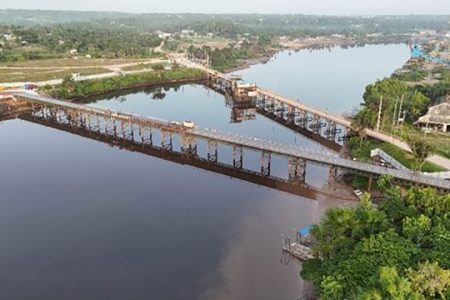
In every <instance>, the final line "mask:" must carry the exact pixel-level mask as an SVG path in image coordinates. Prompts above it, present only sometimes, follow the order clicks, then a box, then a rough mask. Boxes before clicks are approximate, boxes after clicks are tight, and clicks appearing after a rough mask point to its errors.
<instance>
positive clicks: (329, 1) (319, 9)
mask: <svg viewBox="0 0 450 300" xmlns="http://www.w3.org/2000/svg"><path fill="white" fill-rule="evenodd" d="M2 2H5V1H4V0H0V8H1V9H26V10H65V11H70V10H73V11H96V12H123V13H206V14H252V13H254V14H308V15H334V16H375V15H450V1H448V0H428V1H418V0H411V1H406V0H396V1H395V3H393V1H392V0H364V3H361V2H362V1H361V0H297V1H295V2H294V1H293V0H277V1H273V0H261V1H258V3H251V2H250V1H247V2H244V1H240V0H227V1H224V2H219V1H217V2H216V1H208V0H191V1H189V2H187V1H182V0H156V1H147V2H146V1H142V0H128V1H126V2H125V1H115V2H112V1H106V0H78V1H77V2H76V3H75V2H73V1H57V2H56V1H50V0H22V1H20V2H15V3H8V4H6V3H5V4H4V3H2Z"/></svg>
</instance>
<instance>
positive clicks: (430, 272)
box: [407, 262, 450, 299]
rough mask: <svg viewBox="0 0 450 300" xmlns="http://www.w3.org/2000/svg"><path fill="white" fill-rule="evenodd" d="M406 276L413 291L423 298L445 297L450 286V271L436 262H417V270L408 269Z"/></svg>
mask: <svg viewBox="0 0 450 300" xmlns="http://www.w3.org/2000/svg"><path fill="white" fill-rule="evenodd" d="M407 273H408V277H409V279H410V280H411V283H412V287H413V289H414V290H415V291H417V292H418V293H420V294H421V295H422V296H424V298H425V299H446V295H445V294H446V293H447V291H448V289H449V288H450V271H448V270H444V269H442V268H440V267H439V265H438V264H437V263H429V262H425V263H423V264H419V268H418V270H412V269H408V272H407Z"/></svg>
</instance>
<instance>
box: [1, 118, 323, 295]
mask: <svg viewBox="0 0 450 300" xmlns="http://www.w3.org/2000/svg"><path fill="white" fill-rule="evenodd" d="M0 134H1V136H2V137H3V138H5V140H8V143H2V144H1V147H0V157H1V159H0V160H1V164H2V171H1V172H0V189H1V191H2V196H1V199H0V236H2V240H3V241H4V243H2V247H1V248H0V269H1V270H2V271H3V272H2V273H1V274H2V275H0V277H1V278H0V282H2V289H1V290H0V296H1V298H4V299H80V298H82V299H99V298H100V299H101V298H103V299H104V298H108V299H124V298H126V299H148V298H151V299H198V298H199V297H200V296H201V295H205V297H206V296H207V295H208V294H209V293H212V292H211V290H216V289H219V290H220V287H221V286H223V284H225V282H227V281H228V280H229V276H231V275H230V272H231V273H232V271H224V268H225V267H226V266H227V265H228V261H230V260H233V261H234V260H236V261H237V262H239V264H241V263H242V264H243V265H241V266H242V267H243V268H244V269H245V270H246V272H244V273H242V276H245V277H251V273H254V276H255V280H256V278H257V276H259V275H257V274H264V272H266V270H277V272H278V271H279V272H280V273H279V274H278V275H277V282H273V283H272V285H271V286H267V289H266V288H265V287H259V288H258V289H256V290H254V293H256V294H255V296H257V294H259V293H263V292H261V289H262V290H265V289H266V294H267V295H273V294H272V293H275V292H272V291H271V290H269V288H277V289H278V288H279V287H280V286H284V287H283V288H281V289H280V291H279V292H278V294H279V295H280V293H281V294H282V293H285V294H286V296H287V297H288V295H289V298H291V297H290V296H292V295H293V294H292V293H293V292H295V293H296V292H297V291H298V289H299V284H298V281H297V279H298V277H297V274H298V266H297V265H295V264H291V265H289V266H285V265H283V264H281V263H280V261H279V245H280V241H279V236H280V234H282V233H284V232H285V231H286V229H288V228H291V227H292V226H297V227H301V226H304V225H306V224H310V223H311V222H313V221H314V218H315V217H314V213H313V212H314V211H315V210H316V208H315V207H316V206H317V205H318V204H316V202H314V201H311V200H308V199H305V198H302V197H293V196H289V195H288V194H285V193H280V192H276V191H274V190H269V189H267V188H261V187H258V186H255V185H249V184H246V183H244V182H241V181H238V180H234V179H229V178H227V177H223V176H220V175H215V174H214V173H209V172H205V171H200V170H198V169H193V168H191V167H186V166H179V165H175V164H173V163H170V162H166V161H162V160H159V159H155V158H152V157H148V156H144V155H139V154H135V153H130V152H127V151H124V150H120V149H117V148H111V147H109V146H107V145H105V144H101V143H98V142H95V141H91V140H87V139H83V138H81V137H78V136H75V135H70V134H67V133H64V132H60V131H57V130H54V129H49V128H46V127H41V126H39V125H35V124H31V123H28V122H24V121H20V120H14V121H7V122H4V123H2V126H0ZM18 149H20V151H18ZM155 170H157V171H155ZM271 210H273V212H274V214H273V215H271V214H270V211H271ZM258 245H259V246H258ZM266 246H269V247H268V248H267V249H266ZM234 247H236V248H234ZM255 247H261V250H256V248H255ZM258 251H261V252H259V253H258ZM250 253H251V255H250V257H248V256H247V255H249V254H250ZM252 256H255V258H253V257H252ZM256 257H258V259H257V260H260V261H259V263H257V260H256ZM244 262H245V263H244ZM233 265H236V262H234V263H233ZM230 267H232V265H230ZM233 272H234V271H233ZM272 274H273V273H272V272H270V273H268V275H267V276H273V275H272ZM236 276H237V275H236ZM243 279H244V278H243ZM261 280H263V279H261ZM264 280H267V281H269V280H270V281H271V280H272V279H270V277H267V278H266V279H264ZM254 284H256V283H254ZM24 286H26V287H27V288H26V289H24V288H23V287H24ZM231 288H233V286H231ZM250 292H251V289H250V288H249V289H247V290H246V291H242V292H240V291H237V292H236V293H235V294H236V298H234V299H246V297H247V296H249V295H250V294H249V293H250ZM218 293H219V292H218ZM233 295H234V294H233ZM240 295H241V296H242V298H239V297H240ZM218 296H219V294H218ZM202 297H203V296H202ZM221 297H222V296H221ZM247 299H248V298H247ZM261 299H273V298H261Z"/></svg>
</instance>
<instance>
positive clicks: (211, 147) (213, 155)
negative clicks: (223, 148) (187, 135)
mask: <svg viewBox="0 0 450 300" xmlns="http://www.w3.org/2000/svg"><path fill="white" fill-rule="evenodd" d="M217 149H218V146H217V142H215V141H212V140H208V161H209V162H213V163H217V161H218V159H219V156H218V150H217Z"/></svg>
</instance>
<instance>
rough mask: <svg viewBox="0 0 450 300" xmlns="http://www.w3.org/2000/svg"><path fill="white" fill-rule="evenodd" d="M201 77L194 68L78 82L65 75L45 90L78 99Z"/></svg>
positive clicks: (61, 96)
mask: <svg viewBox="0 0 450 300" xmlns="http://www.w3.org/2000/svg"><path fill="white" fill-rule="evenodd" d="M202 77H203V72H201V71H199V70H196V69H176V70H164V71H159V72H148V73H139V74H133V75H125V76H117V77H111V78H106V79H101V80H91V81H79V82H74V81H73V79H72V78H71V77H67V78H65V79H64V81H63V83H62V84H61V85H59V86H57V87H54V88H50V90H47V92H48V93H49V94H51V95H52V96H54V97H56V98H60V99H75V98H78V99H80V98H86V97H90V96H94V95H99V94H104V93H109V92H114V91H118V90H121V89H126V88H133V87H139V86H145V85H151V84H156V83H169V82H176V81H181V80H195V79H200V78H202Z"/></svg>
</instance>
